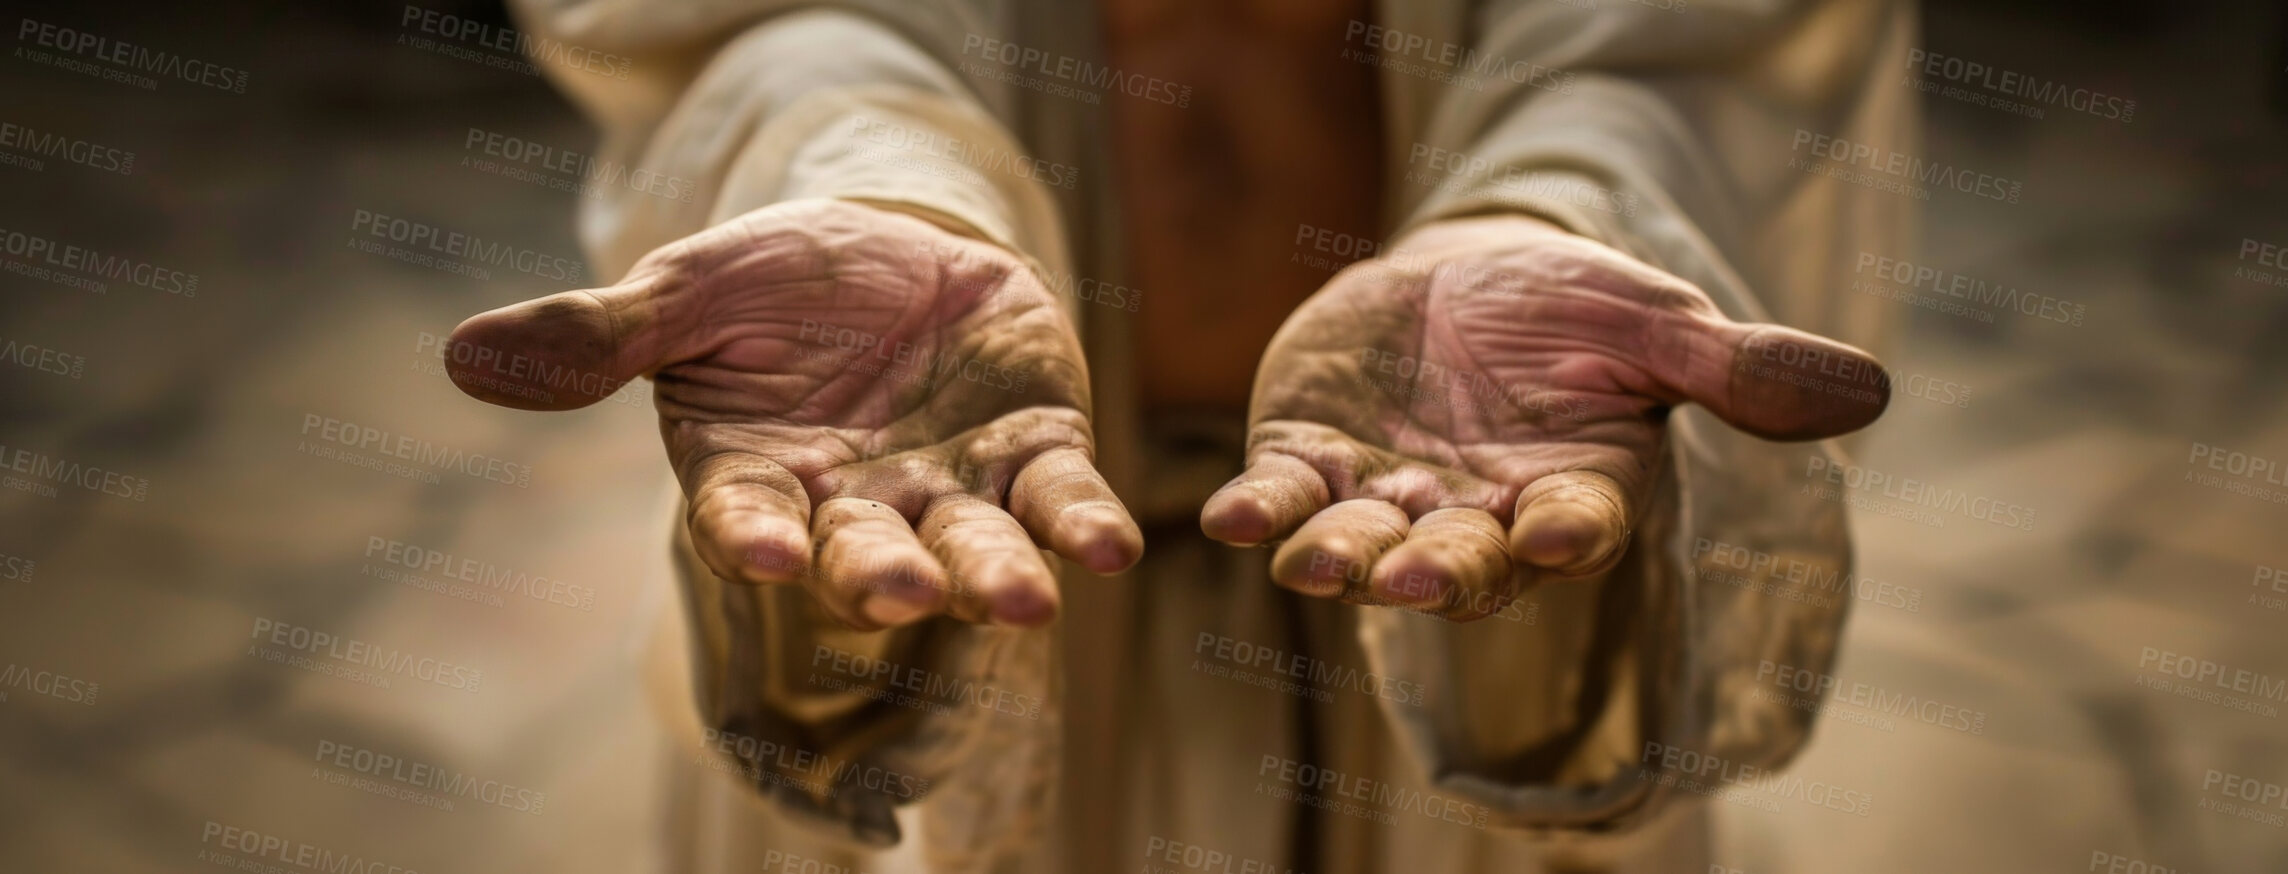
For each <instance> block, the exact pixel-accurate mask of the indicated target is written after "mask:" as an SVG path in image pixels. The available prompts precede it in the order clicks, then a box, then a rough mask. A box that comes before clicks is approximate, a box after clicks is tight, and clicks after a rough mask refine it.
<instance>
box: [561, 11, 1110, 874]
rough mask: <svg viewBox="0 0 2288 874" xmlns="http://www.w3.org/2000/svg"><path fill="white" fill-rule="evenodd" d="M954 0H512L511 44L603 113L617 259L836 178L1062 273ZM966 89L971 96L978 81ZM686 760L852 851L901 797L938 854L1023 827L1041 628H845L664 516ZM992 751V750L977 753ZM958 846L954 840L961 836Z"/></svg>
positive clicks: (1053, 239)
mask: <svg viewBox="0 0 2288 874" xmlns="http://www.w3.org/2000/svg"><path fill="white" fill-rule="evenodd" d="M989 5H993V4H988V3H982V2H981V3H978V4H974V5H973V4H969V3H966V2H960V0H940V2H927V0H915V2H899V3H887V2H883V3H875V2H863V0H850V2H838V3H816V2H812V3H801V2H791V0H691V2H676V3H659V2H640V0H569V2H562V0H517V2H516V4H515V11H516V14H517V18H518V24H519V27H520V28H522V29H523V31H524V32H525V33H524V37H525V39H524V40H523V42H524V48H525V50H526V52H527V53H528V54H529V55H530V56H532V58H533V60H534V62H535V64H536V65H539V66H541V67H542V68H543V69H544V70H546V72H547V74H548V75H549V76H550V78H551V79H553V80H554V81H555V83H556V84H557V85H558V86H559V87H560V88H562V89H563V90H564V91H565V92H566V93H568V94H569V95H571V97H572V98H573V99H574V100H575V101H576V102H577V103H579V104H580V106H581V107H582V109H583V110H585V111H586V112H587V113H588V114H589V115H590V116H591V117H592V118H593V119H595V120H596V121H598V122H599V123H600V124H601V126H602V127H603V130H604V145H603V148H602V149H601V155H600V156H599V157H600V159H601V160H603V161H606V162H611V163H612V164H613V165H615V166H617V167H618V168H620V169H622V170H624V171H625V173H624V175H622V176H620V177H618V178H619V179H621V180H624V181H625V182H626V183H627V184H611V185H605V184H598V185H596V186H595V188H596V189H597V192H596V193H595V194H594V195H593V196H592V198H591V199H590V200H589V201H588V202H587V203H585V204H584V208H583V210H582V212H581V215H580V219H581V228H580V230H581V235H582V238H583V242H584V243H585V244H586V246H587V248H588V249H589V251H590V253H591V255H592V256H593V257H594V258H595V261H596V263H598V264H599V266H600V267H601V271H600V272H603V273H605V274H607V275H616V274H617V273H618V272H621V271H624V270H625V269H627V267H628V266H629V265H631V264H632V263H633V262H634V261H635V260H636V259H637V258H639V257H641V256H642V255H643V254H645V253H646V252H648V251H650V250H652V249H654V248H656V247H659V246H662V245H665V244H667V243H670V242H673V241H674V240H676V239H679V238H681V237H684V236H686V235H689V234H691V233H694V232H696V231H699V230H701V229H703V228H705V227H707V226H709V225H711V224H714V223H716V222H720V221H723V220H726V219H728V218H731V217H734V216H737V215H739V214H742V213H744V212H747V211H750V210H753V209H756V208H759V207H762V206H767V205H769V204H772V203H777V202H780V201H785V200H793V199H798V198H818V197H830V198H845V199H851V200H857V201H862V202H866V203H869V204H872V205H876V206H882V207H887V208H891V209H898V210H903V211H907V212H910V213H912V214H915V215H919V216H922V217H924V218H926V219H929V220H932V221H934V222H936V223H938V224H940V225H942V226H945V227H947V228H949V229H951V230H954V231H956V232H960V233H967V234H970V235H973V236H976V237H980V238H982V239H985V240H989V241H991V242H994V243H998V244H1000V245H1002V246H1004V247H1006V248H1009V249H1011V250H1013V251H1015V252H1017V253H1019V254H1020V255H1023V256H1025V257H1028V258H1032V259H1034V260H1035V263H1036V264H1039V265H1041V266H1042V267H1044V269H1052V270H1060V271H1061V270H1063V269H1064V268H1063V261H1064V259H1065V257H1066V255H1065V252H1064V245H1065V244H1064V241H1063V237H1062V230H1061V228H1060V225H1059V224H1058V219H1057V216H1056V214H1055V208H1054V205H1053V203H1052V201H1051V200H1050V199H1049V197H1048V196H1047V194H1046V193H1045V191H1044V190H1043V188H1042V182H1041V180H1039V179H1038V178H1035V177H1031V176H1028V175H1026V174H1023V173H1019V172H1012V171H1009V170H1008V168H1009V167H1011V166H1019V167H1021V166H1022V164H1020V163H1018V162H1012V161H1001V162H998V163H991V164H986V163H985V162H978V163H980V164H985V166H972V164H971V163H970V159H972V158H973V156H977V155H987V156H996V157H998V156H1016V155H1021V154H1022V153H1021V152H1020V151H1019V150H1018V146H1017V144H1016V143H1015V141H1014V140H1013V139H1012V137H1011V136H1010V135H1009V133H1008V132H1007V131H1006V130H1005V129H1004V128H1003V126H1002V125H1001V123H1000V122H998V121H997V120H996V116H995V113H994V109H995V106H996V105H997V104H1001V103H1004V102H1005V101H1006V100H1007V99H1008V98H1007V96H1006V95H1001V94H996V93H993V91H992V87H991V86H989V85H980V84H979V83H978V82H977V81H975V80H972V79H970V78H968V77H960V76H956V75H955V74H954V72H953V65H954V64H955V63H958V59H959V57H960V52H961V51H962V49H963V45H962V43H963V41H964V40H978V39H982V38H983V37H982V35H984V34H991V33H998V32H1001V31H1002V24H1003V23H1002V22H998V21H995V20H993V18H992V15H993V14H996V13H988V12H986V11H984V10H985V8H986V7H987V6H989ZM981 89H982V90H981ZM676 529H677V534H678V536H677V541H678V549H677V553H678V556H679V560H680V562H681V566H680V568H679V570H680V573H679V574H678V576H679V577H680V578H681V579H682V580H683V582H684V587H685V591H684V596H685V597H684V602H685V607H686V608H687V614H688V618H689V622H690V627H691V629H692V634H691V637H692V641H693V652H692V653H691V658H692V662H693V665H694V666H695V670H694V673H695V676H694V678H693V681H694V683H695V685H696V692H697V698H698V702H699V708H700V722H701V727H702V729H703V731H704V734H703V736H701V737H700V738H697V740H698V741H699V742H700V743H701V745H702V746H703V748H704V752H703V753H701V755H702V756H704V757H706V759H707V760H709V761H710V762H711V767H712V768H713V769H714V770H717V771H720V772H724V773H729V774H733V775H735V776H736V777H737V778H739V779H741V780H743V781H744V782H747V783H748V784H750V785H752V786H753V787H754V788H755V789H756V790H758V792H759V793H760V794H761V797H763V798H764V799H765V800H766V802H767V803H769V804H771V805H772V806H773V807H774V808H776V809H777V810H778V812H779V813H781V814H782V815H785V816H788V817H791V818H793V819H796V820H798V821H805V822H809V823H812V824H813V825H815V826H818V828H816V829H814V831H815V832H816V833H817V834H821V835H840V836H841V837H842V839H844V840H847V841H850V842H853V843H855V844H860V845H868V846H888V845H892V844H896V843H898V842H899V839H900V827H899V820H898V819H897V818H896V816H895V810H896V808H898V807H900V806H903V805H908V804H926V805H927V806H928V807H929V808H930V809H932V810H933V811H934V813H933V815H931V816H929V817H926V818H925V820H924V821H927V822H940V823H954V824H957V825H956V827H952V828H948V829H944V831H946V832H947V834H945V835H933V840H932V841H931V844H932V849H933V852H939V853H951V854H955V855H961V854H965V853H968V854H976V855H981V856H982V855H990V854H991V853H992V852H993V851H994V849H995V847H994V846H992V845H1002V844H1009V843H1013V842H1020V841H1023V840H1025V839H1026V832H1027V831H1028V830H1029V829H1030V828H1031V827H1033V826H1034V825H1035V823H1034V822H1033V820H1034V819H1035V818H1036V816H1037V805H1038V801H1039V799H1040V798H1041V797H1042V796H1043V794H1044V793H1045V792H1046V788H1047V787H1046V784H1047V781H1049V780H1050V778H1051V775H1053V773H1054V769H1053V768H1052V767H1050V765H1049V763H1050V762H1051V761H1053V757H1054V756H1055V755H1056V754H1057V749H1058V747H1057V744H1056V742H1055V738H1056V737H1057V722H1058V718H1057V714H1056V712H1055V708H1054V705H1053V697H1052V696H1051V694H1050V691H1051V688H1050V687H1051V684H1052V683H1053V682H1054V681H1055V677H1054V675H1053V673H1052V672H1053V670H1054V665H1053V664H1052V661H1051V659H1050V658H1049V657H1048V653H1049V652H1050V649H1051V647H1052V646H1053V641H1052V639H1051V638H1050V636H1049V633H1048V632H1018V631H1010V630H1005V629H997V628H986V627H976V626H970V625H965V624H961V623H956V622H952V621H950V620H943V619H936V620H928V621H925V622H923V623H920V624H917V625H915V626H911V627H908V628H903V629H898V630H894V631H888V632H878V633H858V632H852V631H848V630H845V629H843V628H841V627H840V626H839V625H838V624H837V623H835V622H834V621H833V620H832V619H830V618H827V617H825V616H824V615H823V614H822V613H820V612H819V611H818V609H817V608H816V606H815V604H814V603H813V601H812V599H811V597H810V595H809V594H808V593H807V592H806V591H805V590H803V589H802V588H801V587H799V586H768V587H761V588H753V587H746V586H737V585H725V584H724V583H723V582H722V581H721V580H718V579H717V578H716V577H715V576H714V575H713V574H712V573H710V572H709V571H708V570H707V569H706V567H705V566H704V565H702V564H701V563H700V562H699V561H698V559H697V557H696V556H695V555H694V554H692V553H691V551H690V548H689V544H688V541H687V538H686V537H685V536H684V534H683V526H682V525H681V524H680V520H679V523H678V524H677V525H676ZM981 751H990V754H981ZM964 844H974V846H965V845H964Z"/></svg>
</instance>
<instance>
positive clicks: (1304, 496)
mask: <svg viewBox="0 0 2288 874" xmlns="http://www.w3.org/2000/svg"><path fill="white" fill-rule="evenodd" d="M1328 500H1329V496H1328V492H1327V481H1326V480H1325V479H1324V478H1322V477H1320V476H1319V472H1318V471H1317V470H1314V469H1313V468H1312V467H1311V466H1310V465H1308V464H1304V463H1303V460H1302V459H1299V458H1296V457H1294V456H1292V455H1283V454H1280V453H1277V452H1265V453H1261V454H1259V455H1257V456H1256V457H1255V458H1254V459H1253V460H1252V461H1249V462H1248V465H1247V470H1246V471H1243V472H1241V473H1240V475H1239V477H1238V478H1236V479H1233V480H1232V481H1231V482H1229V483H1225V484H1224V487H1223V488H1221V489H1217V490H1216V493H1215V494H1213V495H1210V496H1208V502H1207V505H1206V506H1204V507H1201V508H1200V530H1201V531H1204V532H1206V533H1207V535H1208V536H1209V537H1212V538H1214V539H1216V540H1219V541H1222V542H1224V543H1228V544H1231V545H1233V546H1254V545H1256V544H1258V543H1262V542H1264V541H1266V540H1272V539H1275V538H1278V537H1281V536H1283V535H1285V534H1286V533H1287V532H1289V531H1293V530H1295V526H1297V525H1301V524H1303V520H1305V519H1309V518H1311V515H1312V514H1313V513H1317V512H1319V511H1320V510H1323V509H1326V507H1327V502H1328Z"/></svg>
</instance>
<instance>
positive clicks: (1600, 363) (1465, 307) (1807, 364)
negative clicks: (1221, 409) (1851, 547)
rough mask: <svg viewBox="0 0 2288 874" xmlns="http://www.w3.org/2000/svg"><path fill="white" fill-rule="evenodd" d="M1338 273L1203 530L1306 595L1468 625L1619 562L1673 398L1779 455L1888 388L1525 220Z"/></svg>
mask: <svg viewBox="0 0 2288 874" xmlns="http://www.w3.org/2000/svg"><path fill="white" fill-rule="evenodd" d="M1400 251H1403V252H1404V253H1405V254H1404V255H1403V256H1393V257H1389V258H1384V259H1378V260H1373V261H1367V262H1362V263H1360V264H1357V265H1354V266H1352V267H1351V268H1350V269H1348V270H1345V271H1344V272H1343V273H1341V274H1339V275H1338V276H1336V277H1335V278H1334V279H1333V280H1332V281H1330V282H1329V283H1328V284H1327V286H1326V287H1325V288H1324V289H1322V290H1321V291H1320V292H1319V293H1318V294H1317V295H1315V296H1313V297H1312V298H1311V299H1310V300H1309V301H1307V302H1306V303H1304V305H1303V306H1302V307H1300V308H1299V309H1297V310H1296V312H1295V314H1294V315H1293V316H1291V317H1289V318H1288V320H1287V323H1286V324H1285V325H1284V326H1283V327H1282V328H1281V329H1280V331H1279V333H1278V335H1277V336H1276V337H1275V338H1274V339H1273V340H1272V343H1271V346H1270V348H1269V349H1268V350H1267V351H1266V352H1265V354H1264V357H1263V363H1262V366H1261V368H1260V369H1259V370H1258V375H1257V378H1256V383H1255V392H1254V399H1253V402H1252V405H1251V407H1252V408H1251V410H1250V415H1249V421H1250V423H1251V430H1250V433H1249V439H1248V468H1247V471H1246V472H1245V473H1243V474H1242V475H1241V476H1240V477H1239V478H1238V479H1236V480H1234V481H1233V482H1232V483H1231V484H1229V485H1227V486H1225V487H1224V488H1223V489H1222V490H1221V491H1219V492H1218V493H1217V494H1216V495H1215V496H1214V497H1213V498H1211V499H1210V500H1209V502H1208V505H1207V507H1206V508H1205V510H1204V511H1203V513H1202V526H1203V528H1204V529H1205V530H1206V531H1207V533H1208V534H1209V535H1210V536H1213V537H1215V538H1217V539H1219V540H1223V541H1225V542H1229V543H1234V544H1241V545H1250V544H1255V543H1261V542H1264V541H1267V540H1272V539H1275V538H1278V537H1282V536H1286V535H1288V534H1289V533H1290V532H1292V535H1293V536H1292V537H1291V538H1290V539H1289V540H1288V541H1287V542H1286V543H1285V544H1284V545H1283V546H1282V547H1281V548H1280V550H1279V552H1278V554H1277V556H1276V557H1275V558H1274V559H1273V562H1272V574H1273V577H1274V578H1275V579H1276V580H1277V581H1278V582H1279V583H1280V584H1282V585H1286V586H1288V587H1290V588H1294V589H1297V590H1299V591H1302V592H1305V593H1307V594H1314V595H1321V596H1329V597H1341V598H1343V599H1345V600H1350V601H1354V602H1360V603H1373V604H1393V605H1401V606H1406V607H1409V608H1412V609H1420V610H1426V611H1430V612H1435V613H1439V614H1442V615H1446V616H1449V617H1452V618H1457V619H1470V618H1478V617H1482V616H1486V615H1490V614H1491V613H1493V612H1495V611H1496V610H1498V609H1499V608H1500V607H1501V605H1502V604H1503V603H1505V602H1506V599H1507V598H1508V597H1509V596H1511V595H1512V594H1513V593H1514V591H1515V588H1516V586H1517V585H1519V584H1520V583H1521V582H1525V581H1528V580H1530V579H1531V578H1533V577H1537V576H1549V577H1579V576H1585V575H1590V574H1595V573H1599V572H1602V571H1603V570H1605V569H1607V568H1610V567H1611V566H1612V565H1613V564H1614V563H1615V562H1617V561H1618V560H1619V559H1620V557H1621V555H1622V553H1623V551H1624V549H1625V547H1626V544H1627V540H1628V533H1629V530H1630V527H1631V524H1632V522H1633V520H1634V519H1635V518H1636V514H1637V508H1638V507H1639V506H1641V504H1642V502H1643V498H1644V495H1645V494H1646V492H1647V491H1648V490H1649V489H1650V487H1651V484H1652V480H1653V476H1654V474H1655V473H1656V472H1657V471H1658V465H1659V463H1660V459H1661V458H1662V457H1663V456H1662V444H1663V440H1664V439H1665V434H1666V417H1667V412H1668V409H1669V408H1670V407H1672V406H1674V405H1676V404H1679V403H1682V402H1685V401H1688V400H1689V401H1695V402H1698V403H1700V404H1702V405H1704V406H1707V407H1709V408H1710V409H1711V410H1712V411H1713V412H1715V413H1716V414H1717V415H1719V416H1721V417H1723V418H1724V419H1725V420H1726V421H1728V422H1730V423H1732V424H1733V425H1735V426H1737V427H1740V428H1742V429H1743V430H1746V431H1749V432H1751V433H1754V434H1757V435H1760V436H1764V437H1767V438H1772V439H1794V440H1801V439H1810V438H1817V437H1825V436H1831V435H1835V434H1841V433H1845V432H1848V431H1851V430H1855V429H1857V428H1860V427H1863V426H1865V425H1866V424H1867V423H1869V422H1871V421H1873V420H1874V418H1875V417H1876V416H1877V415H1880V414H1881V412H1882V410H1883V407H1884V405H1885V403H1886V402H1887V400H1888V397H1889V392H1888V383H1887V381H1886V380H1885V378H1884V376H1883V373H1882V370H1881V368H1880V367H1879V366H1878V365H1876V364H1875V363H1874V362H1873V361H1872V360H1871V359H1869V358H1868V357H1867V356H1866V354H1865V353H1863V352H1860V351H1858V350H1856V349H1852V348H1851V347H1848V346H1844V345H1842V344H1840V343H1835V342H1833V341H1829V340H1824V339H1821V338H1818V337H1814V336H1812V335H1809V334H1805V333H1802V332H1800V331H1794V330H1791V329H1787V328H1782V327H1777V326H1772V325H1744V324H1740V323H1736V322H1732V321H1730V320H1729V319H1726V318H1725V317H1724V316H1723V315H1722V314H1720V313H1719V312H1718V311H1717V309H1716V306H1715V304H1713V303H1712V302H1710V300H1709V299H1708V298H1707V296H1706V295H1705V294H1703V293H1702V292H1701V291H1700V290H1698V289H1697V288H1694V287H1693V286H1692V285H1690V284H1689V283H1686V282H1684V281H1683V280H1680V279H1677V278H1676V277H1674V276H1670V275H1668V274H1666V273H1663V272H1661V271H1659V270H1656V269H1654V268H1652V267H1650V266H1647V265H1645V264H1643V263H1642V262H1639V261H1636V260H1635V259H1632V258H1629V257H1628V256H1626V255H1623V254H1621V253H1620V252H1618V251H1615V250H1613V249H1611V248H1608V247H1605V246H1602V245H1599V244H1597V243H1594V242H1591V241H1589V240H1586V239H1584V238H1581V237H1577V236H1574V235H1572V234H1569V233H1566V232H1564V231H1562V230H1560V229H1558V228H1556V227H1555V226H1552V225H1549V224H1546V223H1544V222H1540V221H1537V220H1534V219H1529V218H1524V217H1518V216H1504V217H1490V218H1477V219H1467V220H1458V221H1451V222H1446V223H1441V224H1439V225H1433V226H1430V227H1428V228H1425V229H1424V230H1422V231H1419V232H1417V233H1416V234H1415V235H1413V236H1412V237H1411V238H1410V239H1408V240H1407V241H1406V242H1405V243H1404V244H1403V245H1402V246H1401V247H1400Z"/></svg>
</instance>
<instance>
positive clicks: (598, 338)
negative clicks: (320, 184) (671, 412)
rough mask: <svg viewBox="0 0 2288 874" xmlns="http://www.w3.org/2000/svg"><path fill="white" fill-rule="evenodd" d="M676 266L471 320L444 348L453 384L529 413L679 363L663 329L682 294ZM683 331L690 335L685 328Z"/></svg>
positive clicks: (604, 392)
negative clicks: (675, 276) (675, 278)
mask: <svg viewBox="0 0 2288 874" xmlns="http://www.w3.org/2000/svg"><path fill="white" fill-rule="evenodd" d="M672 273H673V271H672V270H669V269H667V268H660V267H649V266H647V267H641V268H638V270H637V272H635V273H631V274H629V276H628V278H627V279H626V280H624V281H623V282H621V283H620V284H618V285H613V286H609V287H606V288H598V289H592V290H586V291H567V292H563V293H561V294H552V295H549V296H547V297H542V298H535V299H533V300H528V301H525V302H523V303H519V304H512V305H510V306H505V307H501V308H500V309H496V310H490V311H487V312H482V313H478V314H476V315H474V316H470V317H469V318H468V319H467V320H466V321H463V322H462V323H461V324H460V326H459V327H457V328H454V329H453V335H452V337H451V338H450V339H449V340H447V341H446V345H445V349H444V351H443V354H444V358H445V372H446V373H447V374H448V375H449V376H450V377H451V378H452V380H453V384H454V385H456V386H459V387H460V388H461V390H462V391H464V392H467V393H468V394H469V395H470V396H472V397H475V398H477V399H478V400H482V401H486V402H489V403H494V404H499V405H501V406H504V407H513V408H516V409H520V410H571V409H578V408H580V407H585V406H587V405H589V404H592V403H595V402H597V401H600V400H603V399H604V398H607V397H610V396H611V395H612V393H613V392H615V391H618V390H619V388H620V386H622V385H626V384H627V383H628V382H629V381H631V380H634V379H637V378H639V377H641V376H643V375H644V374H647V373H650V372H652V371H654V370H657V369H659V368H660V367H661V366H664V365H666V364H668V363H670V360H669V359H670V355H671V352H673V351H674V350H673V349H672V348H671V347H672V346H673V345H674V344H675V342H676V341H675V340H674V339H672V338H671V337H670V333H671V332H669V331H666V330H662V329H661V327H660V325H661V324H662V323H663V321H665V320H664V319H663V318H662V315H663V313H664V312H665V311H667V310H668V309H669V308H670V307H673V306H676V305H678V304H677V299H678V298H680V297H682V295H678V294H675V293H673V287H674V285H675V284H674V283H673V282H672V281H671V280H670V279H669V277H670V275H671V274H672ZM679 336H681V334H679Z"/></svg>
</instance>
